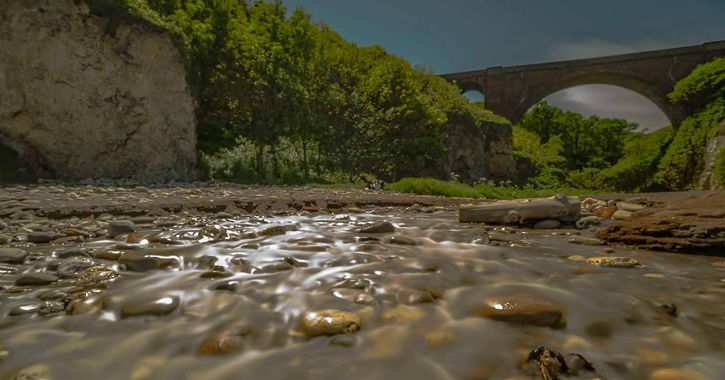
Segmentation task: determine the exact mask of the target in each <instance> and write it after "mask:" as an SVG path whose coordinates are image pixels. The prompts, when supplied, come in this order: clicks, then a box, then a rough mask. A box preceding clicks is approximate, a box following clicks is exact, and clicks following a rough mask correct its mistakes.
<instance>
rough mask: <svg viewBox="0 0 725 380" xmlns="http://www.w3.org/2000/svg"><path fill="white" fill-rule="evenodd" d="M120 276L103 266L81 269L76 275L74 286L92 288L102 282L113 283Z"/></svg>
mask: <svg viewBox="0 0 725 380" xmlns="http://www.w3.org/2000/svg"><path fill="white" fill-rule="evenodd" d="M119 276H120V275H119V274H118V272H116V271H115V270H113V269H111V268H107V267H104V266H103V265H96V266H93V267H90V268H87V269H83V270H81V271H80V272H78V273H77V274H76V285H80V286H94V285H98V284H102V283H104V282H108V281H113V280H115V279H116V278H118V277H119Z"/></svg>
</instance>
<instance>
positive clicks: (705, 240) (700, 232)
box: [597, 192, 725, 255]
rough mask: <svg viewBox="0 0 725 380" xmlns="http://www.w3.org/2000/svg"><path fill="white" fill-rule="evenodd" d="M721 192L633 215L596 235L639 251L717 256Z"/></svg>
mask: <svg viewBox="0 0 725 380" xmlns="http://www.w3.org/2000/svg"><path fill="white" fill-rule="evenodd" d="M724 230H725V192H712V193H709V194H706V195H702V196H696V197H689V198H685V199H680V200H676V201H673V202H670V203H669V204H667V205H666V206H665V205H655V206H654V207H650V208H647V209H644V210H640V211H637V212H636V213H635V214H633V215H632V217H631V218H630V219H628V220H626V221H624V222H622V223H619V224H617V225H614V226H610V227H608V228H606V229H604V230H602V231H599V232H598V233H597V238H599V239H603V240H605V241H607V242H608V243H617V244H624V245H628V246H636V247H638V248H642V249H652V250H664V251H672V252H688V253H698V254H713V255H717V254H721V253H722V252H723V251H725V234H723V233H722V231H724Z"/></svg>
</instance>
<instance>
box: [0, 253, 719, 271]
mask: <svg viewBox="0 0 725 380" xmlns="http://www.w3.org/2000/svg"><path fill="white" fill-rule="evenodd" d="M0 250H2V248H0ZM710 265H712V266H714V267H715V268H725V261H715V262H714V263H712V264H710Z"/></svg>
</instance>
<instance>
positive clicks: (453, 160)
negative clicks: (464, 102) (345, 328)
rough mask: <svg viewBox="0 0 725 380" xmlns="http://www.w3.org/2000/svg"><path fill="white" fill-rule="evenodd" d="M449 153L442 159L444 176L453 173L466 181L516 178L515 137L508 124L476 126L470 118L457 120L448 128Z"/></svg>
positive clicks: (451, 122) (447, 144)
mask: <svg viewBox="0 0 725 380" xmlns="http://www.w3.org/2000/svg"><path fill="white" fill-rule="evenodd" d="M445 145H446V147H448V152H447V154H446V156H445V157H444V160H443V173H442V174H443V177H444V178H445V177H447V176H448V175H450V173H451V172H453V173H456V174H457V175H459V176H460V180H461V181H463V182H474V181H476V180H479V179H481V178H486V179H493V180H509V179H514V178H516V175H517V172H516V160H515V158H514V154H513V136H512V132H511V126H510V125H508V124H497V123H484V124H482V125H480V126H478V125H476V124H475V122H473V120H469V119H468V118H457V119H456V118H454V119H452V120H451V121H450V123H449V125H448V139H447V141H446V144H445Z"/></svg>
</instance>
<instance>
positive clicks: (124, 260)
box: [118, 251, 179, 272]
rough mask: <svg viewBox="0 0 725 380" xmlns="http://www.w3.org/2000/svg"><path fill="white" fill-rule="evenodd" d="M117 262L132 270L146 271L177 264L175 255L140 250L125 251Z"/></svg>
mask: <svg viewBox="0 0 725 380" xmlns="http://www.w3.org/2000/svg"><path fill="white" fill-rule="evenodd" d="M118 262H119V263H121V264H124V265H125V266H126V268H127V269H128V270H130V271H133V272H147V271H150V270H156V269H164V268H168V267H172V266H178V265H179V261H178V259H177V258H176V257H175V256H160V255H154V254H151V253H147V252H142V251H136V252H126V253H124V254H123V256H121V258H120V259H119V260H118Z"/></svg>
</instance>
